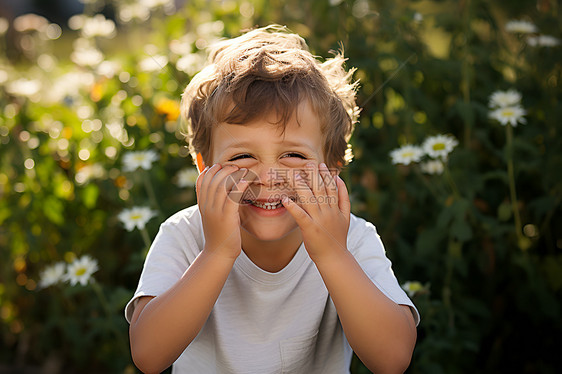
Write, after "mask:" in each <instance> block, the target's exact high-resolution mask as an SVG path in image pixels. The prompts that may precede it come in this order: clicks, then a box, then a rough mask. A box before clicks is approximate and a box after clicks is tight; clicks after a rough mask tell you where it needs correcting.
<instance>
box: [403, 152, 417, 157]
mask: <svg viewBox="0 0 562 374" xmlns="http://www.w3.org/2000/svg"><path fill="white" fill-rule="evenodd" d="M413 155H414V152H404V153H402V157H404V158H407V157H412V156H413Z"/></svg>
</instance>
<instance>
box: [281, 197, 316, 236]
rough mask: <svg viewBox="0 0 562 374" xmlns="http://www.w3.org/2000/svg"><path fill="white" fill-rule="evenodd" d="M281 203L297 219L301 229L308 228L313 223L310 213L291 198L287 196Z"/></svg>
mask: <svg viewBox="0 0 562 374" xmlns="http://www.w3.org/2000/svg"><path fill="white" fill-rule="evenodd" d="M281 204H283V206H284V207H285V208H286V209H287V211H288V212H289V214H290V215H291V216H292V217H293V218H294V219H295V222H296V223H297V225H299V227H300V228H301V229H303V230H304V229H306V227H308V226H309V225H311V224H312V218H310V216H309V215H308V213H307V212H306V211H305V210H304V209H303V208H301V207H300V206H299V205H298V204H297V203H295V202H294V201H292V200H291V199H289V198H288V197H287V196H285V197H283V199H281Z"/></svg>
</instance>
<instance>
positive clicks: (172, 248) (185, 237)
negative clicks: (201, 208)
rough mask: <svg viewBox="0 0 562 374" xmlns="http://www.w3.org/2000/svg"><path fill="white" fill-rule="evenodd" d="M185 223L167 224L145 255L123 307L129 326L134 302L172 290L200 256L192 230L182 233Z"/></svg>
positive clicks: (162, 227)
mask: <svg viewBox="0 0 562 374" xmlns="http://www.w3.org/2000/svg"><path fill="white" fill-rule="evenodd" d="M182 224H183V225H188V224H189V223H188V222H180V223H179V224H178V222H175V221H166V222H164V223H163V224H162V225H161V226H160V230H159V231H158V234H157V235H156V237H155V238H154V241H153V243H152V245H151V247H150V250H149V251H148V254H147V256H146V260H145V262H144V267H143V270H142V273H141V276H140V280H139V283H138V286H137V290H136V291H135V294H134V295H133V297H132V299H131V300H130V301H129V302H128V303H127V306H126V307H125V318H126V319H127V322H129V323H130V322H131V318H132V316H133V312H134V309H135V307H136V302H137V301H138V298H140V297H142V296H159V295H161V294H163V293H164V292H166V291H167V290H168V289H169V288H171V287H172V286H173V285H174V284H175V283H176V282H177V281H178V280H179V279H180V278H181V277H182V275H183V274H184V273H185V271H186V270H187V268H188V267H189V266H190V264H191V263H193V261H194V260H195V258H196V257H197V255H198V254H199V252H200V249H199V246H198V244H197V240H196V238H195V237H194V235H193V231H194V230H190V229H185V230H183V229H182Z"/></svg>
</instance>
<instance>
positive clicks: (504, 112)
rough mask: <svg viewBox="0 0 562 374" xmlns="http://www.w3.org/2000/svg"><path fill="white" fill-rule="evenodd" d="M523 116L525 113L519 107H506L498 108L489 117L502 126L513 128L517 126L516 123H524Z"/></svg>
mask: <svg viewBox="0 0 562 374" xmlns="http://www.w3.org/2000/svg"><path fill="white" fill-rule="evenodd" d="M525 114H527V112H526V111H525V109H523V108H521V107H520V106H508V107H505V108H498V109H496V110H494V111H492V112H490V117H491V118H493V119H495V120H496V121H498V122H500V123H501V124H502V125H504V126H505V125H507V124H510V125H511V126H513V127H515V126H517V123H525V122H526V120H525V118H523V116H524V115H525Z"/></svg>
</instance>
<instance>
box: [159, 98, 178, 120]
mask: <svg viewBox="0 0 562 374" xmlns="http://www.w3.org/2000/svg"><path fill="white" fill-rule="evenodd" d="M156 112H157V113H158V114H165V115H166V119H167V120H168V121H175V120H177V119H178V117H179V115H180V103H179V102H178V101H176V100H171V99H167V98H162V99H160V100H158V102H157V103H156Z"/></svg>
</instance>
